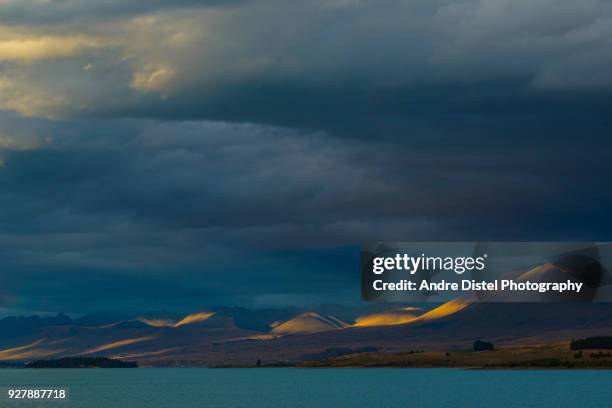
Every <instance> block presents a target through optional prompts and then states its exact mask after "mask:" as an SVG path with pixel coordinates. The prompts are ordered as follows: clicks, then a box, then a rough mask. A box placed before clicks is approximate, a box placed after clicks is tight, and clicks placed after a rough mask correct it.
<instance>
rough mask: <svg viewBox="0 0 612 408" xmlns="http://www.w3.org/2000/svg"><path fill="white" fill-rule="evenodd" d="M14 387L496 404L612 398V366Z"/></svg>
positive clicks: (134, 401) (404, 405) (195, 397)
mask: <svg viewBox="0 0 612 408" xmlns="http://www.w3.org/2000/svg"><path fill="white" fill-rule="evenodd" d="M6 387H19V388H27V387H39V388H40V387H68V388H69V394H70V398H69V400H68V401H64V402H57V401H53V402H36V403H23V402H19V403H17V402H6V397H5V396H3V397H2V398H1V399H0V406H2V407H4V406H8V407H11V406H21V407H30V406H35V407H79V408H81V407H82V408H97V407H104V408H109V407H110V408H139V407H151V408H170V407H181V408H183V407H219V408H237V407H249V408H259V407H261V408H273V407H282V408H286V407H289V408H292V407H296V408H298V407H299V408H302V407H304V408H306V407H317V408H319V407H334V408H345V407H346V408H354V407H368V408H377V407H380V408H383V407H384V408H395V407H397V408H430V407H431V408H434V407H435V408H439V407H442V408H444V407H448V408H458V407H466V408H479V407H482V408H491V407H504V408H506V407H523V408H524V407H554V408H557V407H597V408H601V407H603V406H610V404H612V371H604V370H601V371H595V370H593V371H589V370H565V371H550V370H539V371H522V370H521V371H519V370H513V371H483V370H458V369H384V368H383V369H292V368H286V369H285V368H274V369H202V368H151V369H145V368H139V369H72V370H70V369H4V370H0V389H6Z"/></svg>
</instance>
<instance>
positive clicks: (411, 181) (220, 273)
mask: <svg viewBox="0 0 612 408" xmlns="http://www.w3.org/2000/svg"><path fill="white" fill-rule="evenodd" d="M611 39H612V6H611V5H610V4H609V3H608V2H605V1H598V0H587V1H583V2H581V3H580V4H578V3H574V2H568V1H562V0H530V1H527V0H518V1H517V0H513V1H511V0H480V1H478V0H453V1H451V0H435V1H431V0H422V1H421V0H415V1H400V0H383V1H367V0H333V1H322V0H306V1H301V2H291V1H280V0H256V1H221V0H217V1H213V0H209V1H204V0H202V1H196V0H191V1H187V0H185V1H175V2H167V1H164V2H162V1H147V2H144V1H142V2H129V4H128V2H124V1H116V0H103V1H97V2H91V1H81V0H70V1H67V0H63V1H45V2H41V1H35V0H21V1H17V0H8V1H6V0H5V1H0V209H1V211H0V258H1V259H2V267H1V268H0V274H1V275H0V276H1V278H2V281H3V290H2V293H0V307H20V308H24V309H28V308H30V309H36V310H60V309H63V310H69V311H70V310H72V311H78V310H86V309H96V308H100V307H101V306H103V305H108V304H109V300H110V299H109V298H112V304H114V305H116V306H117V307H134V308H142V307H146V305H150V304H152V303H155V304H159V305H162V306H168V307H185V308H192V307H196V306H203V305H209V304H214V303H227V304H235V303H239V304H249V305H262V306H265V305H269V304H272V303H274V302H279V301H281V300H282V301H283V302H286V301H287V299H300V300H301V301H303V302H319V301H321V302H325V301H329V299H330V296H331V295H330V293H329V290H330V289H329V288H330V287H331V288H334V287H335V286H334V285H337V286H338V287H341V288H343V290H344V292H341V293H334V294H333V298H334V299H335V300H338V301H341V300H342V301H344V300H346V301H355V300H356V299H357V298H358V291H357V290H356V285H357V284H358V279H357V277H356V275H355V274H356V273H357V271H358V268H357V266H356V265H355V263H356V260H357V259H358V257H357V255H356V254H357V245H358V244H359V243H360V242H362V241H369V240H376V241H378V240H474V239H476V240H507V239H511V240H563V239H584V240H587V241H593V240H598V239H601V240H607V231H608V229H609V227H610V220H609V216H608V214H607V212H608V208H609V206H610V202H611V198H612V197H611V196H610V192H609V188H608V184H609V183H608V178H609V177H608V175H609V173H610V171H609V169H608V167H609V166H608V163H609V162H610V153H609V152H610V151H611V150H610V148H611V147H612V146H610V143H611V142H610V138H609V136H608V134H609V133H610V121H609V119H608V118H609V117H612V115H611V114H612V112H611V111H612V105H611V104H610V98H611V96H612V75H611V74H610V72H612V71H610V70H609V66H610V63H611V62H612V54H610V52H609V49H610V48H611V45H612V44H611V41H612V40H611ZM83 286H85V287H88V288H89V291H88V293H89V294H90V296H89V297H88V299H86V300H79V299H75V298H74V293H76V292H77V291H78V290H79V289H78V288H79V287H83ZM104 307H106V306H104Z"/></svg>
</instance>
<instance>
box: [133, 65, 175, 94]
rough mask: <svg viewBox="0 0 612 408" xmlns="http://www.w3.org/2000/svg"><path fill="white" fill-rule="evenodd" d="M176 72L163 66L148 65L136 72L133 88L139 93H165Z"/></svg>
mask: <svg viewBox="0 0 612 408" xmlns="http://www.w3.org/2000/svg"><path fill="white" fill-rule="evenodd" d="M175 74H176V73H175V71H174V70H173V69H172V68H170V67H167V66H163V65H147V66H145V67H144V68H143V69H142V70H139V71H136V72H134V76H133V78H132V83H131V87H132V88H134V89H137V90H139V91H163V90H164V89H166V88H167V87H168V85H170V83H171V81H172V79H173V78H174V76H175Z"/></svg>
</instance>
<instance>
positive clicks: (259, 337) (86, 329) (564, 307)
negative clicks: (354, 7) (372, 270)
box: [0, 267, 612, 366]
mask: <svg viewBox="0 0 612 408" xmlns="http://www.w3.org/2000/svg"><path fill="white" fill-rule="evenodd" d="M538 273H540V274H543V273H546V274H550V273H551V268H550V267H546V268H541V269H540V270H539V271H538V270H530V271H528V272H527V273H526V274H529V276H530V278H532V279H537V276H538ZM610 334H612V304H609V303H589V302H567V301H566V302H557V303H496V302H486V301H485V302H471V301H470V300H468V299H464V298H458V299H454V300H451V301H449V302H446V303H444V304H441V305H434V304H429V305H427V304H418V305H407V304H376V303H373V304H367V305H365V306H363V307H344V306H335V305H326V306H321V307H318V308H313V309H310V310H304V309H299V308H279V309H266V310H249V309H245V308H238V307H219V308H211V309H207V310H202V311H197V312H195V313H192V314H188V315H186V316H183V315H177V314H175V313H168V312H163V311H160V312H149V313H142V314H133V315H130V314H121V313H109V312H106V313H97V314H90V315H85V316H80V317H71V316H68V315H65V314H61V313H60V314H58V315H56V316H45V317H39V316H29V317H6V318H4V319H1V320H0V361H7V362H15V361H24V362H26V361H31V360H33V359H41V358H57V357H64V356H74V355H79V356H107V357H113V358H119V359H129V360H136V361H138V362H139V364H140V365H141V366H142V365H144V366H146V365H154V366H175V365H176V366H220V365H254V364H255V362H256V361H258V360H259V361H261V362H263V363H265V364H277V363H278V364H283V363H289V362H291V363H293V362H300V361H306V360H315V359H316V360H320V359H325V358H329V357H336V356H338V355H342V354H351V353H355V352H361V351H368V350H369V351H382V352H390V353H393V352H403V351H411V350H431V351H440V350H455V349H465V348H469V347H470V346H471V344H472V343H473V342H474V340H476V339H486V340H487V341H492V342H494V343H495V344H496V345H497V346H515V345H538V344H547V343H554V342H560V341H563V342H565V341H567V342H569V340H570V339H572V338H576V337H584V336H591V335H610Z"/></svg>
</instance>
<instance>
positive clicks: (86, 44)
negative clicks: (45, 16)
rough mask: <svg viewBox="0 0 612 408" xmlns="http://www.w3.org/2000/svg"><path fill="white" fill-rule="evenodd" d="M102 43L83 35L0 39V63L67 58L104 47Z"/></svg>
mask: <svg viewBox="0 0 612 408" xmlns="http://www.w3.org/2000/svg"><path fill="white" fill-rule="evenodd" d="M104 46H105V44H104V42H102V41H100V40H98V39H95V38H91V37H88V36H83V35H76V36H71V37H53V36H40V37H36V36H33V37H17V38H8V39H7V38H4V39H3V38H1V36H0V61H17V62H26V63H29V62H35V61H40V60H47V59H55V58H67V57H72V56H74V55H78V54H80V53H82V52H83V51H86V50H89V49H94V48H101V47H104Z"/></svg>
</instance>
